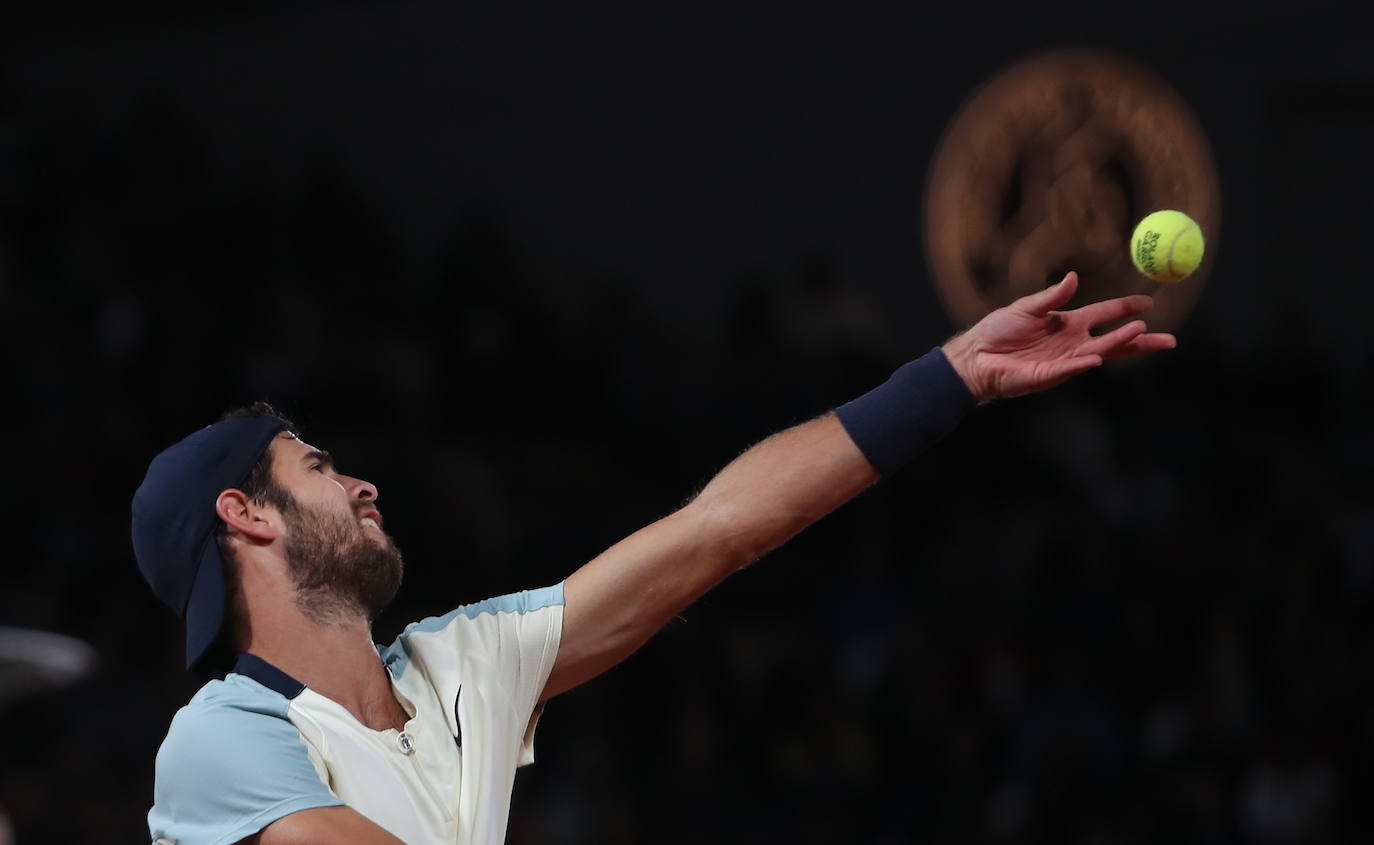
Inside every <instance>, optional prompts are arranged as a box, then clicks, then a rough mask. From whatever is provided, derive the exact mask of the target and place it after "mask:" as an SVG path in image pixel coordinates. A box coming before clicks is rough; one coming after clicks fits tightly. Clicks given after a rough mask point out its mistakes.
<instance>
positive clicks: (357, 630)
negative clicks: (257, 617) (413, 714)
mask: <svg viewBox="0 0 1374 845" xmlns="http://www.w3.org/2000/svg"><path fill="white" fill-rule="evenodd" d="M272 628H273V630H261V629H260V628H258V627H257V626H254V631H253V636H252V637H251V639H250V640H249V642H248V647H247V649H245V650H246V651H248V652H249V653H250V654H254V655H256V656H258V657H260V658H262V659H263V660H265V661H267V662H268V663H270V664H272V665H273V666H275V667H277V668H278V669H280V670H281V671H283V672H285V673H286V674H288V675H290V676H291V677H293V678H295V679H296V680H297V681H299V682H300V683H302V684H305V685H306V686H307V687H309V688H310V689H311V690H313V691H314V692H316V693H318V694H320V695H323V696H325V697H326V698H329V699H332V700H333V701H334V702H336V703H337V704H338V705H339V706H341V707H343V708H344V709H345V710H347V711H348V712H349V713H351V714H352V715H353V718H355V719H357V720H358V721H359V722H360V723H361V724H363V725H365V726H367V727H368V728H371V729H372V730H374V731H381V730H386V729H388V728H394V729H396V730H403V729H404V728H405V723H406V719H407V715H406V712H405V710H403V709H402V708H401V705H400V702H398V701H397V700H396V695H395V693H394V692H393V690H392V687H391V676H390V675H389V674H388V673H387V670H386V667H385V666H383V665H382V661H381V658H380V657H379V656H378V655H377V650H376V647H375V646H374V645H373V643H372V631H371V628H370V626H369V625H368V624H367V621H366V620H364V619H363V618H361V617H357V618H353V619H349V620H346V621H342V622H338V623H333V622H331V623H327V624H319V623H316V622H314V621H311V620H309V619H306V618H304V617H297V618H295V619H291V620H281V622H280V623H279V624H278V625H275V626H272Z"/></svg>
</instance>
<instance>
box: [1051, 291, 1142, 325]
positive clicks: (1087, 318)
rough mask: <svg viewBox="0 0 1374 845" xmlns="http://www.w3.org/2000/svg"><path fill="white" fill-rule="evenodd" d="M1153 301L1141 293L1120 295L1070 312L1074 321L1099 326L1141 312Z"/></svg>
mask: <svg viewBox="0 0 1374 845" xmlns="http://www.w3.org/2000/svg"><path fill="white" fill-rule="evenodd" d="M1154 304H1155V301H1154V300H1153V299H1151V298H1150V297H1148V296H1146V295H1145V294H1143V293H1138V294H1135V295H1133V296H1122V297H1118V298H1116V299H1104V300H1102V301H1101V302H1094V303H1092V304H1090V305H1084V306H1083V307H1082V308H1077V309H1075V310H1073V311H1072V312H1070V313H1071V314H1072V315H1073V319H1074V321H1075V322H1078V323H1082V324H1085V325H1087V326H1089V327H1092V326H1101V325H1104V324H1106V323H1115V322H1116V321H1117V320H1122V319H1125V318H1126V317H1130V316H1133V315H1135V314H1143V313H1145V312H1146V311H1149V310H1150V306H1152V305H1154Z"/></svg>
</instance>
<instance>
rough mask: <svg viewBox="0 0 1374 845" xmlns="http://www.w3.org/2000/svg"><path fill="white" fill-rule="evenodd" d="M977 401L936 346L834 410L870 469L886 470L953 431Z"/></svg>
mask: <svg viewBox="0 0 1374 845" xmlns="http://www.w3.org/2000/svg"><path fill="white" fill-rule="evenodd" d="M977 404H978V402H977V400H976V399H975V398H974V396H973V393H971V392H970V391H969V389H968V385H966V384H964V380H963V379H962V378H960V377H959V374H958V373H956V372H955V371H954V367H953V366H951V365H950V363H949V359H948V358H946V357H945V353H944V350H942V349H941V348H940V347H938V346H937V347H935V348H934V349H932V350H930V351H929V352H927V353H926V354H925V355H922V356H921V357H920V358H917V359H916V360H915V361H912V362H910V363H908V364H904V365H902V366H901V367H900V368H898V370H897V371H896V372H895V373H893V374H892V377H891V378H889V379H888V380H887V381H885V382H883V383H882V384H880V385H878V386H877V387H875V388H873V389H872V390H870V391H868V392H867V393H865V394H864V395H862V396H860V397H859V398H858V399H855V400H853V401H851V402H846V403H845V404H843V405H841V406H840V407H838V408H836V409H835V414H836V416H838V417H839V418H840V423H841V424H843V425H844V430H845V431H847V432H849V436H850V438H851V439H853V441H854V443H855V444H856V445H857V446H858V447H859V451H861V452H863V453H864V457H866V458H868V462H869V463H871V464H873V468H874V469H876V470H877V471H878V472H880V473H882V474H883V475H889V474H891V473H893V472H895V471H897V470H899V469H901V468H902V465H903V464H905V463H906V462H907V461H909V460H911V459H912V458H914V457H916V455H917V454H919V453H920V452H922V451H924V450H925V449H926V448H927V447H929V446H931V445H933V444H934V443H935V442H936V441H937V440H939V439H940V438H941V437H944V436H945V435H946V434H949V433H950V432H951V431H953V430H954V427H955V426H957V425H958V424H959V420H961V419H963V417H964V415H965V414H967V413H968V412H969V411H970V410H971V409H972V408H973V407H974V406H975V405H977Z"/></svg>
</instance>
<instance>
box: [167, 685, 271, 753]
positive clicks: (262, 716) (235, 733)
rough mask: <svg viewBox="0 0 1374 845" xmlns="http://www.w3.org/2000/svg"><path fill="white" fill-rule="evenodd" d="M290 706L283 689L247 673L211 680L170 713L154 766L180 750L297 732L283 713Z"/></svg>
mask: <svg viewBox="0 0 1374 845" xmlns="http://www.w3.org/2000/svg"><path fill="white" fill-rule="evenodd" d="M290 706H291V702H290V701H288V700H287V698H286V697H285V696H283V695H282V694H280V693H277V692H273V691H272V690H269V689H267V688H266V687H263V686H261V685H260V684H257V683H255V682H253V681H251V680H249V679H247V678H241V677H240V676H237V675H230V676H229V677H228V678H227V679H226V680H223V681H211V682H210V683H208V684H206V685H205V686H204V687H201V689H200V692H198V693H196V695H195V697H194V698H192V699H191V701H190V702H189V703H188V704H187V705H186V706H185V707H183V708H181V709H180V710H178V711H177V713H176V715H175V716H173V717H172V724H171V727H170V728H168V730H167V738H166V739H165V740H164V741H163V743H162V749H161V750H160V751H159V752H158V767H159V769H161V767H162V765H163V763H164V761H166V762H173V761H177V758H179V757H180V756H181V755H182V754H183V753H189V754H192V755H195V756H196V757H200V756H201V755H203V754H206V753H207V752H213V751H216V750H221V749H222V750H224V751H228V752H233V751H234V750H235V749H238V748H241V747H242V746H243V745H244V744H245V742H249V743H251V744H253V745H257V744H258V742H254V740H259V741H260V740H276V741H279V740H280V739H281V738H282V737H283V736H285V737H288V738H289V737H291V735H293V734H297V733H298V732H297V731H296V729H295V727H294V726H293V725H292V724H291V722H290V720H289V719H288V718H287V711H288V709H289V708H290Z"/></svg>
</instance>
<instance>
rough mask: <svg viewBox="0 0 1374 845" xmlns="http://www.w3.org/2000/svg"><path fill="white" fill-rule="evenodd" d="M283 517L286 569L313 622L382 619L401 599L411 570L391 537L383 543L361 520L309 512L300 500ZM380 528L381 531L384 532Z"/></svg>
mask: <svg viewBox="0 0 1374 845" xmlns="http://www.w3.org/2000/svg"><path fill="white" fill-rule="evenodd" d="M293 504H294V505H295V506H294V507H291V508H289V509H287V511H286V512H285V513H283V518H284V519H285V521H286V527H287V530H288V532H289V533H288V535H287V536H288V539H287V541H286V565H287V569H288V571H289V572H290V574H291V579H292V580H293V581H294V582H295V586H296V605H297V606H298V607H299V608H300V609H301V611H302V612H303V613H304V614H305V615H306V616H308V617H310V618H311V619H314V620H315V621H317V622H321V623H337V622H342V621H344V620H346V619H349V618H353V617H357V616H362V617H364V618H366V619H367V621H368V622H371V621H372V620H374V619H376V618H377V616H378V615H379V614H380V613H381V612H382V611H383V610H385V609H386V606H387V605H389V604H390V603H391V600H392V599H393V598H395V596H396V591H397V590H398V589H400V586H401V575H402V572H403V571H404V569H405V567H404V564H403V563H402V561H401V552H400V550H398V549H397V548H396V546H395V544H394V543H392V542H391V538H390V537H386V542H385V544H378V543H376V542H374V541H373V540H372V539H371V538H369V537H367V536H366V535H365V534H364V531H365V530H366V529H364V528H362V527H360V526H359V525H358V522H357V519H356V518H352V519H350V518H348V517H344V516H341V515H337V514H331V513H324V512H320V511H307V510H306V509H305V508H303V507H301V506H300V503H299V502H295V503H293ZM379 530H380V529H379Z"/></svg>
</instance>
